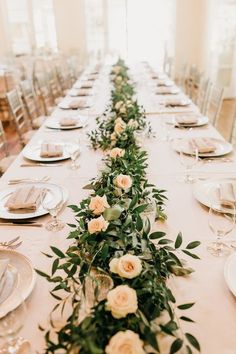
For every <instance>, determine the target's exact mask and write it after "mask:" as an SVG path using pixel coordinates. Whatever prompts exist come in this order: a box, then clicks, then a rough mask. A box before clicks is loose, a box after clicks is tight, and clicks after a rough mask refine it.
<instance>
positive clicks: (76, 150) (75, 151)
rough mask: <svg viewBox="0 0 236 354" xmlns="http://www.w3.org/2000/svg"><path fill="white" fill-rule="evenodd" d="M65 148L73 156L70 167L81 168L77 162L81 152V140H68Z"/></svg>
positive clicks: (73, 168)
mask: <svg viewBox="0 0 236 354" xmlns="http://www.w3.org/2000/svg"><path fill="white" fill-rule="evenodd" d="M65 149H66V151H67V153H68V154H69V155H70V158H71V165H70V168H71V169H72V170H77V168H79V165H77V164H76V160H77V159H78V157H79V156H80V154H81V150H80V145H79V140H78V139H77V140H75V141H71V142H67V143H66V145H65Z"/></svg>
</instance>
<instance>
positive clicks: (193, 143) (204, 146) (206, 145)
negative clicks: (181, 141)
mask: <svg viewBox="0 0 236 354" xmlns="http://www.w3.org/2000/svg"><path fill="white" fill-rule="evenodd" d="M189 145H190V148H191V149H198V152H199V153H200V154H204V153H208V152H209V153H210V152H214V151H216V148H217V147H216V145H215V143H214V142H213V141H212V139H210V138H193V139H191V140H190V141H189Z"/></svg>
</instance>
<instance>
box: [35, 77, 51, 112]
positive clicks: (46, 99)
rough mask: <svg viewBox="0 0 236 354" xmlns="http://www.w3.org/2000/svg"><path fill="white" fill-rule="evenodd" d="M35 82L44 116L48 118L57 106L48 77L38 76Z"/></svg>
mask: <svg viewBox="0 0 236 354" xmlns="http://www.w3.org/2000/svg"><path fill="white" fill-rule="evenodd" d="M33 82H34V89H35V92H36V94H37V96H38V97H39V98H40V102H41V103H42V106H43V111H44V114H45V115H46V116H48V115H50V114H51V113H52V112H53V110H54V109H55V106H54V100H53V96H52V94H51V91H50V88H49V84H48V80H47V77H46V75H45V74H38V75H37V76H35V77H34V79H33Z"/></svg>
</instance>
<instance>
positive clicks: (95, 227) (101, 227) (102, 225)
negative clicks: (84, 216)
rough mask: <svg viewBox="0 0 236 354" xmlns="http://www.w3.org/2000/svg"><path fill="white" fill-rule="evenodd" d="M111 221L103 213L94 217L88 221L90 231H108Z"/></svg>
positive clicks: (94, 232) (92, 232)
mask: <svg viewBox="0 0 236 354" xmlns="http://www.w3.org/2000/svg"><path fill="white" fill-rule="evenodd" d="M108 225H109V223H108V222H107V221H106V220H105V219H104V217H103V216H102V215H101V216H99V218H96V219H92V220H90V221H89V222H88V232H89V233H90V234H96V233H98V232H101V231H106V229H107V227H108Z"/></svg>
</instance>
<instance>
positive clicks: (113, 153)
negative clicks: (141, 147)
mask: <svg viewBox="0 0 236 354" xmlns="http://www.w3.org/2000/svg"><path fill="white" fill-rule="evenodd" d="M124 154H125V150H123V149H120V148H114V149H112V150H111V151H109V156H110V157H112V158H113V159H116V158H117V157H123V156H124Z"/></svg>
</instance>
